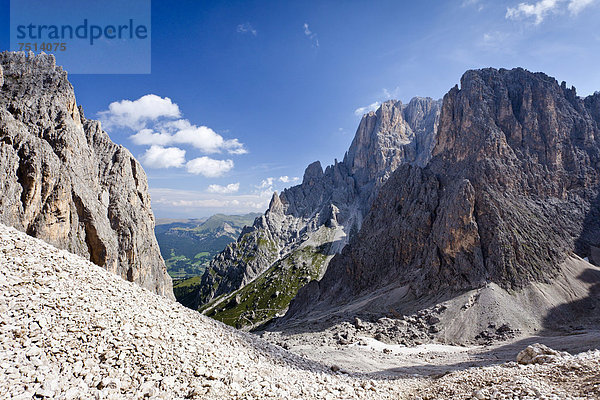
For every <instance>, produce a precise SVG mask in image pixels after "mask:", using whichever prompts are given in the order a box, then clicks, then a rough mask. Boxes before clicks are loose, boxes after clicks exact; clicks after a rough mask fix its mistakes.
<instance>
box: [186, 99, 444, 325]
mask: <svg viewBox="0 0 600 400" xmlns="http://www.w3.org/2000/svg"><path fill="white" fill-rule="evenodd" d="M440 105H441V103H440V101H436V100H433V99H431V98H414V99H413V100H411V101H410V102H409V103H408V104H406V105H404V104H403V103H402V102H400V101H395V100H391V101H387V102H385V103H383V104H382V105H381V106H380V107H379V109H377V110H376V111H375V112H369V113H367V114H365V115H364V116H363V117H362V119H361V122H360V124H359V126H358V129H357V132H356V135H355V138H354V140H353V142H352V144H351V145H350V149H349V151H348V152H347V153H346V155H345V156H344V161H342V162H338V161H337V160H336V161H335V162H334V164H332V165H330V166H327V167H326V168H325V170H323V167H322V166H321V163H320V162H319V161H315V162H313V163H311V164H310V165H309V166H308V167H307V168H306V170H305V172H304V175H303V179H302V183H301V184H300V185H297V186H293V187H291V188H288V189H285V190H283V191H282V192H281V194H278V193H274V194H273V197H272V199H271V202H270V204H269V208H268V209H267V211H266V212H265V214H264V215H263V216H261V217H259V218H257V219H256V221H255V222H254V224H253V226H252V227H248V228H247V229H245V230H244V231H242V234H241V235H240V238H239V239H238V241H237V242H235V243H233V244H231V245H230V246H228V247H227V248H226V249H225V250H224V251H223V252H222V253H221V254H219V255H218V256H216V257H215V259H214V260H213V262H211V265H210V267H209V269H208V270H207V272H206V273H205V274H204V276H203V278H202V286H201V289H200V291H199V300H198V303H199V304H201V305H202V304H204V306H202V307H201V310H202V311H203V312H205V313H207V314H208V315H211V316H213V317H216V318H218V314H219V312H220V311H218V310H217V309H218V308H219V307H222V306H223V305H224V303H226V302H229V301H230V299H233V298H232V297H231V296H233V295H232V293H234V292H236V291H238V290H240V289H242V288H244V287H245V286H246V285H248V284H252V282H254V280H256V279H257V278H258V277H261V276H263V274H264V273H265V272H266V271H270V274H271V275H270V276H269V277H266V276H265V277H264V279H266V281H274V280H275V281H277V282H278V288H277V289H275V290H274V289H272V287H268V292H269V293H270V295H269V296H268V297H272V298H274V299H275V300H267V299H265V298H264V297H265V296H258V297H259V298H254V296H253V295H252V294H250V293H245V292H240V293H239V294H240V295H241V297H243V298H246V301H244V299H243V298H240V299H239V300H240V301H236V300H235V299H233V300H234V301H233V302H230V303H229V304H232V306H231V307H233V308H235V309H237V310H238V311H239V313H242V314H243V315H241V314H240V315H239V316H238V317H234V320H235V321H233V323H236V324H242V325H247V321H248V320H251V321H254V322H253V323H258V322H264V321H265V320H267V319H269V318H271V317H272V316H273V315H274V313H273V312H270V313H267V315H263V314H260V315H261V316H255V317H251V316H249V315H247V314H248V312H250V313H252V310H251V309H252V308H253V307H256V305H257V304H258V303H261V304H263V305H264V306H265V307H266V309H270V310H274V309H278V310H284V309H285V308H286V307H287V302H288V301H289V300H288V299H289V298H291V297H293V296H294V295H295V292H296V291H297V288H298V287H300V286H302V285H303V284H305V283H307V282H308V281H306V279H311V278H315V277H316V278H319V277H320V276H322V275H323V273H324V272H325V270H326V268H327V264H328V262H329V260H330V259H331V257H332V256H333V255H334V254H336V253H337V252H339V251H341V249H342V248H343V246H344V245H345V244H346V242H347V240H348V237H349V236H350V235H351V234H352V233H354V232H356V231H357V230H358V228H359V227H360V225H361V224H362V218H363V216H364V215H365V214H366V212H367V211H368V209H369V207H370V203H371V202H372V199H373V196H374V193H376V191H377V190H378V189H379V187H381V185H382V184H383V182H385V180H386V179H387V177H388V176H389V174H390V172H391V171H392V170H393V169H395V168H397V166H398V165H401V164H402V163H421V164H422V163H426V162H427V160H428V159H429V153H430V151H431V146H432V143H433V142H434V140H433V137H434V135H435V131H436V127H437V122H438V115H439V108H440ZM292 260H293V262H292ZM295 264H298V265H300V266H302V268H299V269H295V270H294V272H289V270H290V269H293V268H294V265H295ZM284 275H286V276H287V278H286V279H287V280H291V281H292V282H293V283H292V284H289V285H286V283H285V282H284V280H283V278H282V276H284ZM255 289H256V290H255ZM247 291H251V292H253V293H255V292H257V291H258V292H262V291H263V289H261V288H257V287H254V288H252V289H248V290H246V292H247ZM271 292H272V293H271ZM277 293H279V294H282V293H284V294H285V295H284V296H283V297H280V298H279V299H277V298H278V296H279V294H277ZM265 295H266V294H265ZM219 297H220V298H221V300H217V299H218V298H219ZM236 297H237V295H236ZM211 302H212V304H209V303H211ZM257 302H258V303H257ZM235 303H241V304H235ZM231 307H230V308H231ZM228 313H230V311H228ZM239 313H238V314H239ZM255 314H256V313H255ZM228 323H232V321H229V322H228Z"/></svg>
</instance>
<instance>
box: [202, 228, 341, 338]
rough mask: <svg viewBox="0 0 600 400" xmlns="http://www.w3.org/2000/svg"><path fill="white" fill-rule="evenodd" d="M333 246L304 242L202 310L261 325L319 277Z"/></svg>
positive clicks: (221, 318)
mask: <svg viewBox="0 0 600 400" xmlns="http://www.w3.org/2000/svg"><path fill="white" fill-rule="evenodd" d="M324 234H325V235H329V234H330V232H326V233H324ZM329 246H330V244H329V242H328V243H326V244H325V245H322V246H319V247H314V246H310V245H304V246H301V247H299V248H298V249H296V250H295V251H293V252H292V253H290V254H289V255H288V256H287V257H285V258H284V259H282V260H279V261H277V262H276V263H274V264H273V265H272V266H271V267H270V268H269V269H268V270H267V271H265V272H264V273H262V274H261V275H260V276H259V277H257V278H256V279H255V280H253V281H252V282H250V283H249V284H248V285H246V286H244V287H242V288H241V289H239V290H237V291H235V292H233V293H231V294H227V295H223V296H220V297H218V298H216V299H215V300H213V301H212V302H210V303H208V304H205V305H203V306H202V307H201V308H200V309H199V311H201V312H203V313H204V314H206V315H208V316H210V317H212V318H214V319H217V320H219V321H222V322H224V323H226V324H228V325H231V326H235V327H237V328H252V327H257V326H259V325H261V324H263V323H265V322H267V321H269V320H271V319H272V318H274V317H275V316H277V315H278V314H280V313H282V312H283V311H284V310H286V309H287V307H288V306H289V303H290V301H291V300H292V299H293V298H294V297H295V296H296V294H297V293H298V290H299V289H300V288H301V287H302V286H304V285H306V284H307V283H308V282H310V281H311V280H313V279H318V278H319V276H320V273H321V272H322V269H323V267H324V266H325V265H326V263H327V261H328V258H330V257H331V256H330V255H329V252H330V251H329V250H330V248H329Z"/></svg>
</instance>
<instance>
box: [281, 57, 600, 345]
mask: <svg viewBox="0 0 600 400" xmlns="http://www.w3.org/2000/svg"><path fill="white" fill-rule="evenodd" d="M599 100H600V95H599V94H595V95H592V96H588V97H586V98H585V99H582V98H579V97H577V96H576V91H575V89H574V88H567V87H566V84H565V83H564V82H563V83H562V84H559V83H558V82H557V81H556V80H555V79H554V78H551V77H549V76H547V75H545V74H543V73H535V74H534V73H531V72H529V71H526V70H524V69H521V68H517V69H513V70H504V69H500V70H496V69H491V68H490V69H483V70H472V71H467V72H466V73H465V74H464V75H463V77H462V78H461V88H460V89H459V87H458V86H455V87H454V88H453V89H451V90H450V91H449V92H448V94H447V95H446V96H444V100H443V105H442V111H441V116H440V125H439V129H438V135H437V143H436V145H435V148H434V149H433V152H432V154H433V156H432V159H431V161H430V162H429V164H427V166H425V167H424V168H421V167H418V166H411V165H403V166H401V167H399V168H398V169H397V170H396V171H395V172H394V173H393V174H392V176H391V177H390V179H389V180H388V181H387V183H386V184H385V185H384V187H383V188H382V189H381V190H380V192H379V195H378V198H377V200H376V201H375V202H374V204H373V207H372V208H371V211H370V213H369V215H368V217H367V218H366V219H365V223H364V224H363V226H362V228H361V231H359V234H358V235H357V236H356V237H355V240H354V242H352V243H351V244H350V245H349V246H347V247H346V248H345V249H344V251H343V252H342V253H341V254H340V255H338V256H336V257H335V258H334V260H332V262H331V264H330V267H329V268H328V270H327V272H326V273H325V275H324V277H323V279H322V280H321V281H319V282H313V283H311V284H310V285H307V286H306V287H305V288H304V289H302V290H301V291H300V292H299V294H298V296H297V298H296V299H295V300H294V301H293V302H292V304H291V305H290V309H289V311H288V314H287V315H286V319H288V320H292V319H294V318H296V319H297V318H300V319H302V318H304V317H302V315H304V316H307V315H308V314H310V312H311V310H313V309H314V308H321V309H322V310H323V312H325V313H327V310H331V312H334V310H336V309H339V307H340V306H341V305H343V304H352V302H353V301H354V300H353V299H356V298H358V297H359V296H360V295H361V294H367V293H368V292H371V291H375V290H377V289H381V288H383V287H387V288H394V287H396V288H400V287H406V288H408V292H407V293H408V294H403V295H397V296H395V297H394V296H392V297H390V298H388V299H386V301H385V302H383V303H380V304H376V303H377V302H372V304H371V305H370V306H369V304H368V303H369V302H366V303H365V304H366V305H365V306H364V307H362V311H363V312H373V313H376V314H379V315H381V314H386V313H388V312H389V308H390V307H396V309H402V308H405V312H409V313H410V312H417V311H419V309H420V308H419V307H423V306H424V305H423V304H421V303H419V302H418V299H426V298H429V299H430V300H431V301H433V303H432V304H435V298H438V299H439V298H440V297H444V296H446V297H447V296H450V298H451V297H452V296H454V295H457V294H460V293H464V292H467V291H470V290H484V289H485V288H486V287H487V286H488V285H489V284H496V285H498V286H499V289H500V290H501V291H506V292H508V293H511V292H513V291H517V292H519V291H522V290H525V289H526V288H528V287H530V285H531V284H532V283H542V284H554V282H555V278H557V277H559V276H562V275H561V274H563V272H562V271H563V269H564V268H565V267H564V262H565V260H566V259H567V258H568V257H570V255H571V254H573V253H576V254H578V255H579V256H581V257H589V255H590V254H591V253H592V250H593V249H594V248H596V247H598V244H599V243H600V226H599V224H600V219H599V218H597V216H598V215H599V214H600V211H599V210H600V207H599V206H600V202H599V201H598V192H599V187H598V185H599V182H600V130H599V126H600V119H598V114H597V113H596V112H595V111H596V110H597V108H596V107H597V104H598V101H599ZM556 282H557V283H556V284H557V285H558V284H559V281H556ZM482 288H483V289H482ZM485 290H487V289H485ZM494 296H495V295H494ZM410 299H412V300H410ZM415 301H417V303H416V305H415V304H414V302H415ZM595 301H596V300H590V303H589V304H588V306H589V307H593V306H594V304H595V303H594V302H595ZM403 304H404V305H405V306H403ZM408 304H412V306H410V307H409V306H408ZM588 306H586V307H588ZM406 307H408V309H406ZM411 307H412V308H411ZM530 311H531V312H533V313H534V314H535V313H536V311H535V310H530ZM357 312H359V310H357ZM524 312H529V311H527V310H525V311H524ZM575 314H577V315H579V313H574V314H573V315H575ZM478 318H479V319H481V320H482V321H481V324H482V325H484V324H485V323H486V322H487V323H489V324H495V325H496V326H500V325H501V324H502V323H501V321H495V320H494V316H484V315H476V316H473V323H474V324H475V323H477V322H479V321H478V320H477V319H478ZM484 319H488V320H486V321H483V320H484ZM451 323H452V322H451V321H450V322H449V324H451ZM539 323H541V322H539ZM539 323H538V324H539ZM538 327H539V325H538ZM514 328H515V329H520V328H522V329H529V327H525V326H522V327H519V326H515V327H514ZM440 329H442V332H441V333H440V335H443V334H444V332H443V327H440ZM473 335H475V333H474V334H473ZM454 339H456V338H454ZM466 339H472V337H471V338H466V337H465V338H463V340H466Z"/></svg>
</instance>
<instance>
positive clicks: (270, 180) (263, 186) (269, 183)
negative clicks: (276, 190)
mask: <svg viewBox="0 0 600 400" xmlns="http://www.w3.org/2000/svg"><path fill="white" fill-rule="evenodd" d="M274 180H275V178H265V179H263V180H262V181H261V182H260V185H258V186H257V188H259V189H266V188H269V187H271V186H273V181H274Z"/></svg>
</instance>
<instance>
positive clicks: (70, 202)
mask: <svg viewBox="0 0 600 400" xmlns="http://www.w3.org/2000/svg"><path fill="white" fill-rule="evenodd" d="M0 70H1V71H2V73H1V74H0V76H1V77H3V81H4V82H3V85H2V86H1V90H0V165H1V166H2V168H1V169H0V222H2V223H4V224H7V225H11V226H14V227H15V228H17V229H19V230H22V231H24V232H26V233H27V234H29V235H31V236H35V237H38V238H41V239H43V240H45V241H47V242H48V243H51V244H53V245H55V246H57V247H60V248H64V249H67V250H68V251H71V252H73V253H76V254H79V255H81V256H83V257H85V258H87V259H89V260H90V261H92V262H93V263H95V264H97V265H100V266H102V267H104V268H106V269H107V270H109V271H111V272H113V273H115V274H117V275H119V276H121V277H123V278H124V279H127V280H129V281H132V282H136V283H138V284H139V285H141V286H143V287H146V288H148V289H150V290H152V291H154V292H156V293H159V294H161V295H164V296H168V297H172V296H173V291H172V284H171V278H170V277H169V276H168V275H167V272H166V268H165V264H164V261H163V259H162V257H161V256H160V252H159V248H158V244H157V243H156V238H155V237H154V231H153V229H154V216H153V213H152V209H151V207H150V197H149V195H148V184H147V180H146V175H145V173H144V170H143V169H142V167H141V165H140V164H139V163H138V162H137V161H136V160H135V158H133V156H132V155H131V153H130V152H129V151H127V150H126V149H125V148H123V147H122V146H119V145H116V144H115V143H113V142H112V141H111V140H110V138H109V137H108V135H107V134H106V132H104V131H102V129H101V127H100V123H99V122H97V121H93V120H88V119H86V118H85V117H84V115H83V109H82V108H81V107H78V106H77V103H76V100H75V94H74V91H73V87H72V86H71V84H70V83H69V81H68V80H67V73H66V72H65V71H63V70H62V68H61V67H58V66H56V65H55V60H54V57H53V56H51V55H44V54H42V55H37V56H34V55H33V54H30V55H26V54H24V53H10V52H4V53H1V54H0Z"/></svg>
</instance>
